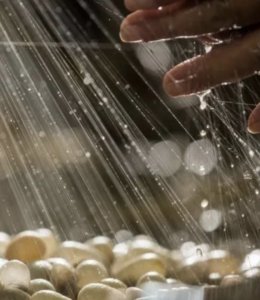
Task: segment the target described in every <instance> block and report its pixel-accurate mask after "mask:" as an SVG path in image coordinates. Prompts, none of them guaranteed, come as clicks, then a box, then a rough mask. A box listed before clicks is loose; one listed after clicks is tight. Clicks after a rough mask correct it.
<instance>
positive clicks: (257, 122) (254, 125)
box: [247, 104, 260, 134]
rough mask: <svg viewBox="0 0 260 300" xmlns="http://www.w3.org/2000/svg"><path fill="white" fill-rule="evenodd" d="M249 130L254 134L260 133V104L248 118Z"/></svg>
mask: <svg viewBox="0 0 260 300" xmlns="http://www.w3.org/2000/svg"><path fill="white" fill-rule="evenodd" d="M247 130H248V132H250V133H252V134H258V133H260V104H259V105H258V106H257V107H256V108H255V109H254V110H253V111H252V113H251V115H250V116H249V119H248V128H247Z"/></svg>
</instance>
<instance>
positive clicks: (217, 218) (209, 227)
mask: <svg viewBox="0 0 260 300" xmlns="http://www.w3.org/2000/svg"><path fill="white" fill-rule="evenodd" d="M221 223H222V214H221V212H220V211H219V210H216V209H210V210H207V211H204V212H203V213H202V214H201V216H200V226H201V227H202V229H203V230H204V231H205V232H212V231H215V230H216V229H217V228H218V227H219V226H220V225H221Z"/></svg>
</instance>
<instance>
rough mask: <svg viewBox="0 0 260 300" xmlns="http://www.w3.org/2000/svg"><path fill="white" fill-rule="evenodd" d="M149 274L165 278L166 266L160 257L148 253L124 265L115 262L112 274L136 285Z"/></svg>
mask: <svg viewBox="0 0 260 300" xmlns="http://www.w3.org/2000/svg"><path fill="white" fill-rule="evenodd" d="M148 272H158V273H159V274H161V275H162V276H165V273H166V266H165V263H164V261H163V260H162V259H161V257H160V256H158V255H157V254H154V253H146V254H142V255H140V256H137V257H135V258H132V259H130V260H126V261H125V262H124V263H123V262H122V261H120V263H117V262H115V263H114V265H113V266H112V273H113V274H114V275H115V277H116V278H118V279H120V280H121V281H123V282H126V283H129V284H136V282H137V281H138V279H139V278H140V277H141V276H143V275H144V274H145V273H148Z"/></svg>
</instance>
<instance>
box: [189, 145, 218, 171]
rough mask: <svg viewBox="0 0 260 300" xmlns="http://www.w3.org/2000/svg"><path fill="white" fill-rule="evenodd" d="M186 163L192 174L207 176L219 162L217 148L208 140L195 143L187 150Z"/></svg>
mask: <svg viewBox="0 0 260 300" xmlns="http://www.w3.org/2000/svg"><path fill="white" fill-rule="evenodd" d="M184 161H185V165H186V167H187V168H188V169H189V170H190V171H191V172H193V173H195V174H197V175H200V176H205V175H207V174H209V173H210V172H211V171H212V170H213V169H214V168H215V167H216V164H217V162H218V157H217V151H216V148H215V147H214V145H213V144H212V143H211V142H210V140H208V139H201V140H198V141H195V142H193V143H191V144H190V145H189V146H188V148H187V149H186V152H185V155H184Z"/></svg>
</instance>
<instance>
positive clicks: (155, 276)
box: [136, 272, 166, 288]
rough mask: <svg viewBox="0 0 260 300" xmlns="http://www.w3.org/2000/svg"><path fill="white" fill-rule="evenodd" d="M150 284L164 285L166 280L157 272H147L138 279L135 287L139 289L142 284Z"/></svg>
mask: <svg viewBox="0 0 260 300" xmlns="http://www.w3.org/2000/svg"><path fill="white" fill-rule="evenodd" d="M151 282H161V283H166V279H165V277H164V276H162V275H161V274H159V273H157V272H149V273H146V274H144V275H143V276H142V277H140V278H139V280H138V282H137V284H136V286H138V287H140V288H141V287H142V286H143V285H144V284H146V283H151Z"/></svg>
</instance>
